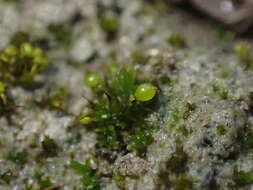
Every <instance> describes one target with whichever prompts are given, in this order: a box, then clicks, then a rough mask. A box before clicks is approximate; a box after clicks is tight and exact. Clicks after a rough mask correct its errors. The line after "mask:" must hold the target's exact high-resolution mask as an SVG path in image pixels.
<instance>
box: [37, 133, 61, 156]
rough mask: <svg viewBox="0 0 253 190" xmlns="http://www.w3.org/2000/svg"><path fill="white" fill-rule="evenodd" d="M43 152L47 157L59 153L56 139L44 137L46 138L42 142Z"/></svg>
mask: <svg viewBox="0 0 253 190" xmlns="http://www.w3.org/2000/svg"><path fill="white" fill-rule="evenodd" d="M41 145H42V149H43V154H44V155H46V156H47V157H52V156H56V155H57V151H58V150H59V147H58V145H57V144H56V142H55V141H54V139H51V138H50V137H48V136H45V137H44V140H43V141H42V143H41Z"/></svg>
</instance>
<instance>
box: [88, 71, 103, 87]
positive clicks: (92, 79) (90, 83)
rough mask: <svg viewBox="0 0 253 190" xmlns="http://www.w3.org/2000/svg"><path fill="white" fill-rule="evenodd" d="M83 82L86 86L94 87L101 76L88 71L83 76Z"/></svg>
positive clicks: (98, 82) (99, 81)
mask: <svg viewBox="0 0 253 190" xmlns="http://www.w3.org/2000/svg"><path fill="white" fill-rule="evenodd" d="M84 83H85V84H86V85H87V86H88V87H96V86H98V85H99V84H100V83H101V78H100V76H99V75H98V74H97V73H93V72H90V73H88V74H87V75H86V76H85V77H84Z"/></svg>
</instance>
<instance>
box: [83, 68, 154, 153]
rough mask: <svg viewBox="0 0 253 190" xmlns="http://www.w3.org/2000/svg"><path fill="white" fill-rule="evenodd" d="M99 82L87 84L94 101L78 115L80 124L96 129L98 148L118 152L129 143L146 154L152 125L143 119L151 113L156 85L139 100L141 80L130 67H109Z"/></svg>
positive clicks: (130, 148)
mask: <svg viewBox="0 0 253 190" xmlns="http://www.w3.org/2000/svg"><path fill="white" fill-rule="evenodd" d="M88 76H89V75H88ZM99 81H100V84H99V86H96V87H93V85H92V86H91V85H89V86H90V87H91V90H92V92H93V95H94V100H93V101H91V104H90V111H89V112H88V113H82V114H80V116H79V119H80V123H83V124H88V125H91V128H92V129H95V131H96V133H97V134H98V144H99V146H100V147H104V148H108V149H110V150H113V151H115V150H117V151H120V150H123V149H124V148H125V147H126V146H125V145H126V144H127V143H129V144H130V145H129V146H128V149H129V150H132V151H136V152H137V153H139V154H140V155H143V154H145V152H146V149H147V146H148V145H149V144H150V143H151V142H152V132H151V131H152V130H153V127H152V126H150V125H149V124H148V122H146V121H145V120H144V119H145V117H146V116H147V115H148V114H150V113H151V112H152V109H151V107H152V106H153V102H154V99H155V98H154V96H155V93H156V88H155V87H154V86H153V85H151V84H149V86H152V92H151V96H150V94H149V96H148V99H146V98H145V101H138V100H139V98H138V97H139V96H138V97H136V96H135V95H136V90H138V85H140V84H142V83H141V81H140V80H139V79H138V77H137V73H136V72H135V71H134V69H133V68H132V67H130V66H127V67H122V68H120V67H119V66H116V65H113V66H109V67H108V68H107V73H106V75H105V77H104V79H101V80H99Z"/></svg>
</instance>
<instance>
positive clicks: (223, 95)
mask: <svg viewBox="0 0 253 190" xmlns="http://www.w3.org/2000/svg"><path fill="white" fill-rule="evenodd" d="M212 88H213V91H214V92H215V93H216V94H218V95H219V97H220V99H222V100H227V99H228V90H227V89H225V88H223V87H221V86H219V85H218V84H213V85H212Z"/></svg>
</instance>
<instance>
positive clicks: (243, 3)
mask: <svg viewBox="0 0 253 190" xmlns="http://www.w3.org/2000/svg"><path fill="white" fill-rule="evenodd" d="M168 1H169V2H173V3H177V4H186V5H187V4H188V5H191V6H192V7H194V8H196V9H198V10H199V11H201V12H203V13H204V14H207V15H208V16H210V17H212V18H214V19H216V20H219V21H220V22H222V23H224V24H226V25H228V26H231V27H232V28H233V29H234V30H235V31H236V32H238V33H242V32H245V31H247V30H248V29H249V27H250V26H251V25H252V24H253V0H168Z"/></svg>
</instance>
